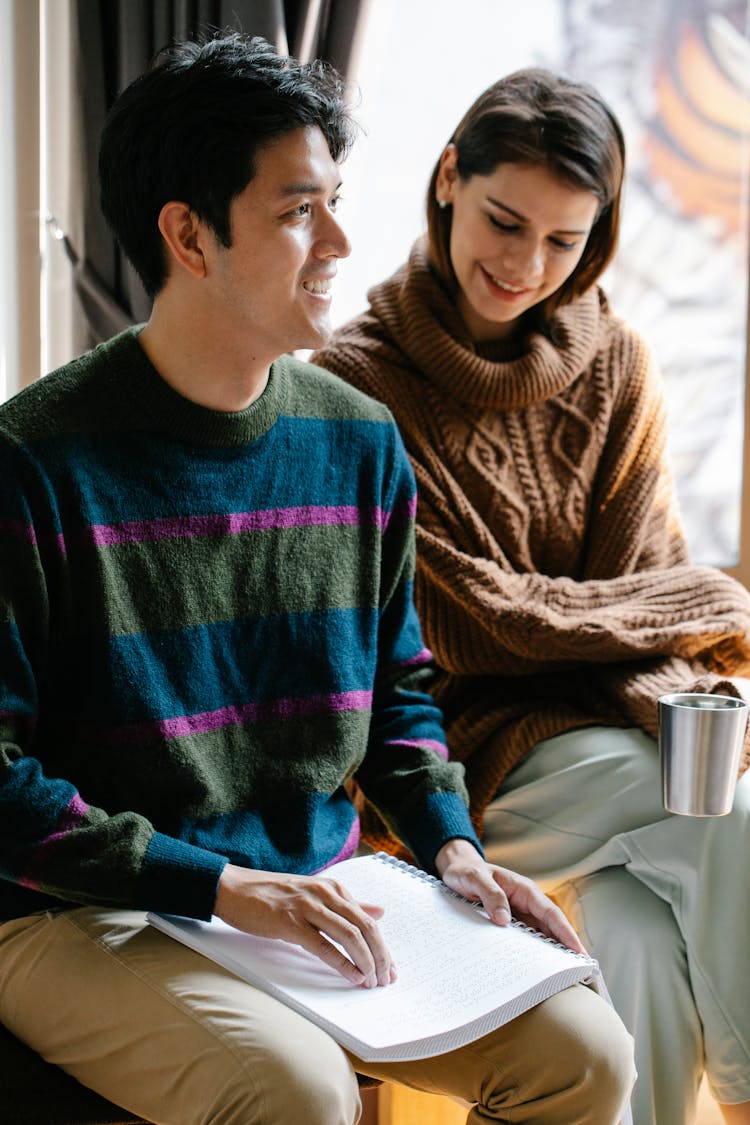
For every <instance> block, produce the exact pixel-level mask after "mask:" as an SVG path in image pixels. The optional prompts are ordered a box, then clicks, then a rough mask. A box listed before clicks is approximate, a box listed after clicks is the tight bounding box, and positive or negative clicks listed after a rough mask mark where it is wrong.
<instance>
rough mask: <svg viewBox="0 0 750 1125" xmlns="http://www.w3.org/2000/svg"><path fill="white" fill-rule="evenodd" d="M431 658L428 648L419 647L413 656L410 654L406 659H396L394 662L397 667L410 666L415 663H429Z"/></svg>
mask: <svg viewBox="0 0 750 1125" xmlns="http://www.w3.org/2000/svg"><path fill="white" fill-rule="evenodd" d="M431 660H432V653H431V652H430V650H429V649H428V648H423V649H420V651H419V652H418V653H417V654H416V655H415V656H410V657H409V659H408V660H398V661H397V662H396V667H397V668H411V667H413V666H414V665H417V664H429V663H430V661H431Z"/></svg>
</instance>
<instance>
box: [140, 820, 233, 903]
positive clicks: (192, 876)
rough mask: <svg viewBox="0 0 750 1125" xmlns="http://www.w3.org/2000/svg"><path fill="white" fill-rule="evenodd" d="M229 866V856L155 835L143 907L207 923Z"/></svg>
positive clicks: (145, 870)
mask: <svg viewBox="0 0 750 1125" xmlns="http://www.w3.org/2000/svg"><path fill="white" fill-rule="evenodd" d="M228 862H229V860H228V859H227V857H226V856H222V855H217V853H216V852H209V851H206V850H205V848H198V847H195V846H194V845H193V844H186V843H185V842H184V841H183V840H176V839H175V838H174V837H172V836H165V835H164V834H163V833H161V832H155V833H154V835H153V836H152V838H151V842H150V844H149V846H148V848H147V850H146V855H145V857H144V861H143V867H142V868H141V874H140V880H139V884H138V899H139V906H140V907H141V909H144V910H154V911H157V912H158V913H159V914H181V915H183V916H184V917H186V918H200V919H202V920H205V921H207V920H208V919H210V917H211V915H212V914H213V911H214V903H215V902H216V891H217V889H218V886H219V878H220V876H221V873H222V871H223V870H224V868H225V867H226V865H227V863H228Z"/></svg>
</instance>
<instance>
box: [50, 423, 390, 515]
mask: <svg viewBox="0 0 750 1125" xmlns="http://www.w3.org/2000/svg"><path fill="white" fill-rule="evenodd" d="M392 430H393V427H392V426H391V425H386V424H384V423H382V422H371V421H338V420H335V421H325V420H324V421H321V420H319V419H308V418H303V419H298V418H285V417H282V418H280V419H279V420H278V421H277V422H276V424H275V425H274V426H273V427H272V429H271V430H269V431H268V432H267V433H266V434H264V435H263V436H262V437H260V438H259V439H258V440H257V441H256V442H255V443H253V444H252V445H250V446H247V447H245V446H241V447H239V448H236V449H230V450H226V449H216V448H202V449H195V448H193V447H189V446H186V445H183V444H181V443H178V442H174V443H168V442H166V441H165V439H163V438H161V437H160V438H159V440H158V441H156V440H154V439H152V438H151V436H150V435H148V434H138V433H127V434H124V435H116V434H106V435H101V436H97V435H95V436H86V435H77V434H74V435H68V436H66V437H63V438H56V439H54V440H53V441H48V442H45V443H44V445H45V448H44V456H45V464H46V468H47V471H48V473H49V475H50V478H51V481H52V484H53V486H54V488H55V491H56V492H57V493H58V495H60V496H61V497H65V496H66V495H67V496H68V497H69V499H70V502H71V507H72V509H73V510H81V511H82V512H83V513H84V519H85V520H86V521H87V522H89V523H93V524H109V523H119V522H122V521H126V520H133V519H148V518H158V517H165V516H171V515H173V514H175V512H176V511H178V510H179V513H180V514H181V515H183V516H191V515H201V514H205V513H207V512H215V511H220V512H221V511H252V510H255V509H259V508H263V509H265V508H277V507H278V508H284V507H299V506H305V505H355V506H356V505H366V506H367V505H372V504H378V503H380V502H381V497H380V496H377V495H374V494H372V493H371V491H370V490H371V488H372V485H374V484H375V483H376V482H378V481H380V480H382V477H383V469H382V460H383V458H384V457H385V458H388V459H390V456H392V447H393V432H392ZM263 446H267V448H265V449H264V448H262V447H263ZM258 456H261V457H268V458H269V459H270V460H271V461H272V462H274V463H275V464H276V466H277V471H276V472H275V473H274V474H268V475H266V476H265V477H264V479H263V481H262V482H259V481H258V480H257V478H256V476H255V474H253V473H252V472H250V471H248V464H249V462H253V463H254V462H255V460H256V458H257V457H258ZM300 462H302V463H304V464H305V466H306V471H305V473H304V474H298V473H287V472H286V471H285V465H289V464H291V465H294V464H299V463H300ZM71 479H74V480H75V492H74V493H73V492H71V484H70V482H71ZM176 490H178V491H176Z"/></svg>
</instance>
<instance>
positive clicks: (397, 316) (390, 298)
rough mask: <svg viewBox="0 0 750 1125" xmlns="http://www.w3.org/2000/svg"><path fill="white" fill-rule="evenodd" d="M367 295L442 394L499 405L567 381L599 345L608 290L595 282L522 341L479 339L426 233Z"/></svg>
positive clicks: (529, 399)
mask: <svg viewBox="0 0 750 1125" xmlns="http://www.w3.org/2000/svg"><path fill="white" fill-rule="evenodd" d="M368 299H369V301H370V305H371V308H372V311H373V313H374V314H375V315H376V316H377V317H378V318H379V319H380V320H381V321H382V322H383V324H384V325H385V327H386V329H387V332H388V336H389V337H390V338H391V339H392V340H393V341H394V342H395V343H396V345H397V346H398V347H399V348H400V349H401V351H403V352H404V353H405V355H406V356H408V358H409V360H410V362H411V364H413V365H414V366H415V367H416V368H417V369H418V370H420V371H421V372H422V373H423V374H424V375H425V376H427V377H428V378H429V379H430V380H431V382H433V383H434V384H437V385H438V386H439V387H440V389H441V390H442V391H443V392H444V393H445V394H448V395H450V396H451V397H452V398H454V399H458V400H460V401H462V402H465V403H468V404H471V405H473V406H476V407H480V408H483V409H500V410H514V409H519V408H522V407H526V406H530V405H532V404H534V403H537V402H542V401H544V400H545V399H548V398H550V397H552V396H553V395H556V394H559V393H560V392H561V391H563V390H564V389H565V388H566V387H568V386H570V384H571V383H573V382H574V380H575V379H577V377H578V376H579V375H580V373H581V371H583V370H584V369H585V368H586V367H587V366H588V364H589V363H590V361H591V360H592V358H593V356H594V354H595V352H596V351H597V349H598V347H599V344H600V341H601V333H602V332H603V331H604V330H605V328H604V325H605V321H606V313H607V302H606V298H605V296H604V294H603V293H602V292H601V291H600V290H599V289H592V290H589V291H588V292H587V293H585V294H584V295H583V296H582V297H580V298H579V299H578V300H576V301H574V302H573V303H572V304H570V305H566V306H565V307H564V308H562V309H559V310H558V311H557V312H556V313H555V314H554V317H553V319H552V322H551V331H550V335H549V336H547V335H543V334H542V333H541V332H539V331H534V330H531V331H529V333H528V334H527V335H526V336H525V337H524V338H523V339H522V340H520V341H515V342H513V343H508V342H505V341H503V342H500V343H497V344H492V345H485V346H477V345H475V344H474V342H473V341H472V340H471V338H470V336H469V334H468V331H467V328H466V326H465V324H464V323H463V320H462V318H461V316H460V314H459V312H458V310H457V308H456V304H455V300H454V299H453V297H452V296H451V295H450V294H449V293H448V292H447V290H446V289H445V288H444V286H443V285H442V283H441V282H440V281H439V280H438V278H437V277H436V275H435V274H434V273H433V271H432V269H431V267H430V265H429V262H428V258H427V250H426V243H425V240H424V239H420V240H419V241H418V242H417V243H415V245H414V248H413V249H412V252H411V255H410V257H409V260H408V262H407V263H406V265H405V266H403V267H402V268H401V269H400V270H399V271H398V272H397V273H395V274H394V275H393V277H391V278H389V279H388V280H387V281H384V282H382V283H381V284H380V285H376V286H375V287H374V288H373V289H371V290H370V292H369V293H368Z"/></svg>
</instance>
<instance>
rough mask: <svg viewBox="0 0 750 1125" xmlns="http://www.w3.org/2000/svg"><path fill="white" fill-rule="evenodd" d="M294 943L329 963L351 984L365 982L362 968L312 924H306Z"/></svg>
mask: <svg viewBox="0 0 750 1125" xmlns="http://www.w3.org/2000/svg"><path fill="white" fill-rule="evenodd" d="M296 944H297V945H300V946H301V947H302V948H303V949H306V950H307V952H308V953H312V954H314V956H315V957H318V958H319V959H320V960H321V961H324V962H325V964H326V965H330V967H331V968H332V969H334V970H335V971H336V972H337V973H340V974H341V976H342V977H345V978H346V980H348V981H351V983H352V984H358V985H362V984H364V983H365V981H366V979H367V978H366V976H365V974H364V973H363V972H362V970H361V969H360V968H359V967H358V966H357V965H355V964H354V962H353V961H351V960H350V959H349V958H348V957H347V956H346V954H345V953H342V951H341V950H340V949H338V948H337V947H336V946H335V945H333V944H332V943H331V942H330V941H329V940H328V938H327V937H326V936H325V934H322V933H321V932H320V931H319V930H316V929H315V927H314V926H312V925H307V926H306V927H304V928H303V929H302V931H301V932H300V933H299V934H298V935H297V937H296Z"/></svg>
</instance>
